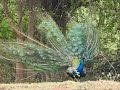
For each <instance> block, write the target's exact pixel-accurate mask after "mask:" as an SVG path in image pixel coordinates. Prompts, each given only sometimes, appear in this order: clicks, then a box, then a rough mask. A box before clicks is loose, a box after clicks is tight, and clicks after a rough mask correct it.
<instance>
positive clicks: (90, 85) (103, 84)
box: [0, 80, 120, 90]
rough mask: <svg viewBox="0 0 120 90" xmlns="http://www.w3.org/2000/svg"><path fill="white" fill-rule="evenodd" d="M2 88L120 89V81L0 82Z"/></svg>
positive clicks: (37, 89) (2, 89) (5, 89)
mask: <svg viewBox="0 0 120 90" xmlns="http://www.w3.org/2000/svg"><path fill="white" fill-rule="evenodd" d="M0 90H120V82H115V81H104V80H100V81H86V82H73V81H64V82H43V83H31V84H28V83H25V84H22V83H20V84H0Z"/></svg>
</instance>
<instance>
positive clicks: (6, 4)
mask: <svg viewBox="0 0 120 90" xmlns="http://www.w3.org/2000/svg"><path fill="white" fill-rule="evenodd" d="M3 11H4V14H5V16H8V15H9V14H8V0H3Z"/></svg>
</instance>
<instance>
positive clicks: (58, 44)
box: [0, 14, 98, 71]
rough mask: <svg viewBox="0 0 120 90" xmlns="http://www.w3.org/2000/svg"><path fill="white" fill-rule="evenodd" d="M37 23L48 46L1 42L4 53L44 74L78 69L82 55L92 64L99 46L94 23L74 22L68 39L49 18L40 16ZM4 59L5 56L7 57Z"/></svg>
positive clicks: (71, 23)
mask: <svg viewBox="0 0 120 90" xmlns="http://www.w3.org/2000/svg"><path fill="white" fill-rule="evenodd" d="M37 19H38V24H37V25H36V27H37V30H38V31H39V32H40V33H41V34H43V35H45V37H46V40H47V42H48V43H49V45H48V46H47V45H44V44H42V43H41V42H39V44H36V43H34V42H27V41H24V42H22V43H19V42H9V41H8V42H2V41H1V42H0V43H1V46H0V47H2V48H1V51H2V52H3V51H4V52H5V53H9V54H10V55H11V57H12V59H14V60H17V61H18V62H22V63H24V64H26V65H28V66H30V67H31V68H32V69H33V70H40V71H45V70H49V71H55V70H59V69H63V68H64V67H65V66H74V67H75V68H77V66H78V65H79V63H80V57H81V56H82V55H83V56H84V57H85V60H86V61H87V60H92V58H93V57H94V55H95V54H96V52H97V44H98V42H97V33H96V29H95V27H94V26H93V24H92V23H91V21H89V22H81V23H77V22H75V21H74V20H70V21H69V22H68V26H69V25H70V27H69V28H68V31H69V32H68V33H67V35H66V38H65V37H64V35H63V34H62V32H61V31H60V28H59V27H58V26H57V24H56V23H55V21H54V20H53V19H52V18H51V17H50V16H49V15H48V14H46V15H42V14H38V15H37ZM6 43H7V44H6ZM1 55H2V56H4V54H1ZM5 57H6V56H5ZM74 57H76V59H75V58H74ZM8 58H9V57H8Z"/></svg>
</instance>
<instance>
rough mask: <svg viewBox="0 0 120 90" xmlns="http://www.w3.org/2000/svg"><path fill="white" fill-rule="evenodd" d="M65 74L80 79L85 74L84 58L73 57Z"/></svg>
mask: <svg viewBox="0 0 120 90" xmlns="http://www.w3.org/2000/svg"><path fill="white" fill-rule="evenodd" d="M66 72H67V74H68V75H69V76H70V77H71V78H73V79H75V78H76V79H80V78H81V77H85V76H86V69H85V67H84V58H80V59H78V58H77V57H73V60H72V65H71V66H70V67H68V68H67V70H66Z"/></svg>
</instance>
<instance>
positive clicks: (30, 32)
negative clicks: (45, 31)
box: [28, 0, 34, 38]
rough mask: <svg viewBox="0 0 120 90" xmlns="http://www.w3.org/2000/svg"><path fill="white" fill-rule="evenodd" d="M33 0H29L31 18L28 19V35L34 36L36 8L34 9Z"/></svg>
mask: <svg viewBox="0 0 120 90" xmlns="http://www.w3.org/2000/svg"><path fill="white" fill-rule="evenodd" d="M32 4H33V0H29V19H28V36H29V37H31V38H33V28H34V15H33V14H34V10H33V5H32Z"/></svg>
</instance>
